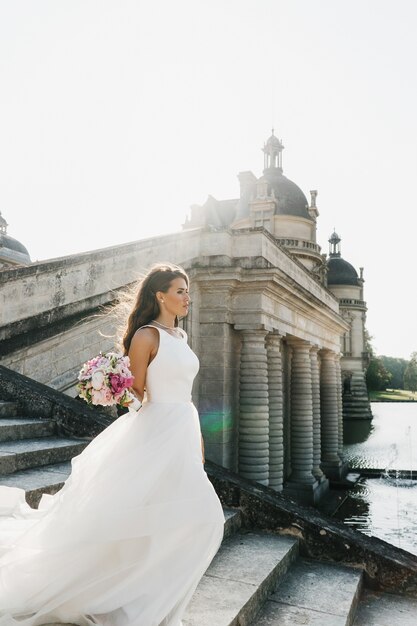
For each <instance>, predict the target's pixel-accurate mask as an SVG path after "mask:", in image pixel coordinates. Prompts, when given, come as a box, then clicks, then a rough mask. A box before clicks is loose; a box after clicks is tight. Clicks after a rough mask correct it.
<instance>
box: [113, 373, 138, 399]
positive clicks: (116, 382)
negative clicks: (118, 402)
mask: <svg viewBox="0 0 417 626" xmlns="http://www.w3.org/2000/svg"><path fill="white" fill-rule="evenodd" d="M109 379H110V385H111V388H112V390H113V393H115V394H116V393H117V394H119V393H120V392H122V391H123V390H124V389H126V387H130V385H131V384H132V383H133V377H130V378H124V377H123V376H120V375H119V374H110V376H109Z"/></svg>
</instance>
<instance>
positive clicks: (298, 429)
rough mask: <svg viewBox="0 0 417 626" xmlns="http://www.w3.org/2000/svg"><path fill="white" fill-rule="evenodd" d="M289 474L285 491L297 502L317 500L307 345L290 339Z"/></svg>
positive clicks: (308, 349) (309, 366)
mask: <svg viewBox="0 0 417 626" xmlns="http://www.w3.org/2000/svg"><path fill="white" fill-rule="evenodd" d="M288 343H289V345H290V346H291V348H292V359H291V475H290V477H289V480H288V481H287V482H286V484H285V487H284V491H285V493H287V494H288V495H290V496H292V497H293V498H296V499H297V500H299V501H300V502H304V503H314V502H316V501H317V495H318V494H317V493H316V492H317V487H318V482H317V480H316V478H315V477H314V476H313V394H312V380H311V361H310V347H311V346H310V345H309V344H308V343H306V342H305V341H302V340H298V339H291V340H289V341H288Z"/></svg>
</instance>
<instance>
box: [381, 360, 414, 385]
mask: <svg viewBox="0 0 417 626" xmlns="http://www.w3.org/2000/svg"><path fill="white" fill-rule="evenodd" d="M380 359H381V361H382V363H383V364H384V367H385V369H386V370H388V372H389V373H390V374H391V383H390V385H391V387H392V388H393V389H404V372H405V369H406V367H407V365H408V361H407V360H406V359H399V358H396V357H393V356H381V357H380Z"/></svg>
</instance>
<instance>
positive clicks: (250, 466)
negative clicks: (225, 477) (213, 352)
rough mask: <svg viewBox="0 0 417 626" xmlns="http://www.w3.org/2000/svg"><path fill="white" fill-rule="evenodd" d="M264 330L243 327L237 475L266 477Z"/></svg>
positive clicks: (265, 363)
mask: <svg viewBox="0 0 417 626" xmlns="http://www.w3.org/2000/svg"><path fill="white" fill-rule="evenodd" d="M266 334H267V331H265V330H261V329H260V330H255V329H254V330H242V331H241V335H242V350H241V358H240V419H239V474H241V475H242V476H244V477H245V478H250V479H252V480H256V481H258V482H260V483H262V484H264V485H267V484H268V480H269V398H268V362H267V351H266V346H265V336H266Z"/></svg>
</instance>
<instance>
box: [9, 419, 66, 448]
mask: <svg viewBox="0 0 417 626" xmlns="http://www.w3.org/2000/svg"><path fill="white" fill-rule="evenodd" d="M55 431H56V424H55V422H54V421H53V420H41V419H34V418H32V419H28V418H23V417H22V418H19V417H4V418H3V419H2V420H0V442H2V441H16V440H20V439H35V438H37V437H49V436H51V435H53V434H54V433H55Z"/></svg>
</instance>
